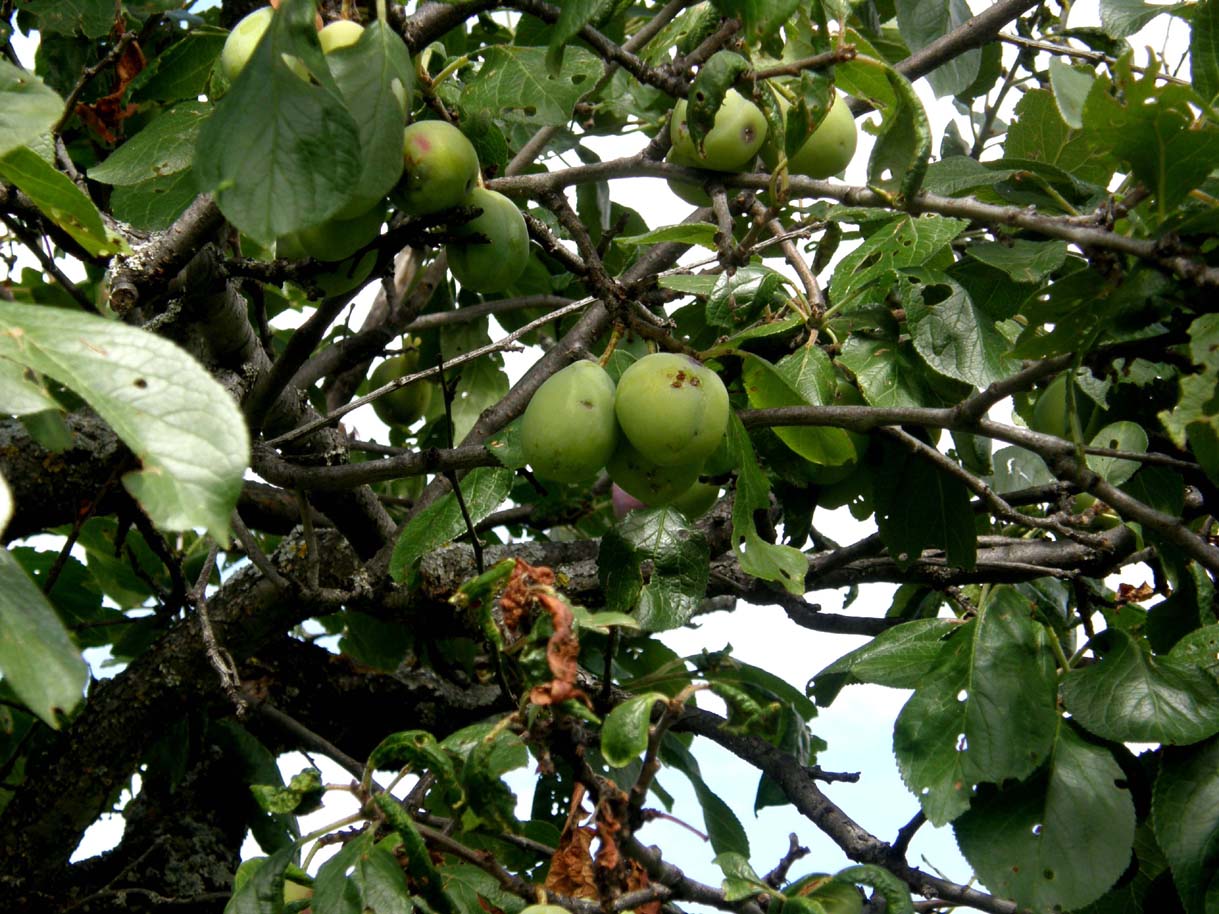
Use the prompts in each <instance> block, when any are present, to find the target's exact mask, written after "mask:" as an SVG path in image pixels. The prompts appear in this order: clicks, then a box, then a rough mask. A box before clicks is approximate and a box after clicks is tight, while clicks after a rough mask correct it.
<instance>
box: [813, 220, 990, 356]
mask: <svg viewBox="0 0 1219 914" xmlns="http://www.w3.org/2000/svg"><path fill="white" fill-rule="evenodd" d="M968 224H969V223H968V222H966V221H965V220H964V219H953V218H948V217H945V216H939V215H934V214H931V213H925V214H923V215H921V216H905V215H903V216H898V217H897V218H895V219H892V220H890V221H889V222H888V223H886V224H885V225H883V226H880V227H879V228H877V229H876V231H874V232H872V233H871V234H869V236H868V237H867V239H866V240H865V241H864V242H863V243H862V244H861V245H859V247H857V248H855V250H853V251H851V253H849V254H847V255H846V256H845V257H844V258H843V259H842V262H841V263H840V264H839V265H838V266H837V267H836V268H835V270H834V278H833V280H832V281H831V284H830V293H831V295H830V297H831V298H832V300H833V301H834V302H835V304H836V305H838V306H840V307H843V306H845V305H846V304H847V303H848V302H849V301H850V300H851V299H853V298H855V297H856V296H857V295H858V294H859V293H860V292H862V291H863V290H864V289H866V288H867V287H868V286H870V285H871V284H873V283H874V282H876V281H877V280H882V279H885V278H887V277H891V276H893V275H895V274H896V271H897V270H899V269H901V268H903V267H921V266H923V265H924V264H926V263H927V261H929V260H931V259H932V258H933V257H935V255H936V254H938V253H939V252H940V251H942V250H943V249H944V248H946V247H947V246H948V245H949V244H951V243H952V240H953V239H954V238H956V237H957V235H959V234H961V232H963V231H964V230H965V228H966V226H967V225H968ZM852 339H854V337H852Z"/></svg>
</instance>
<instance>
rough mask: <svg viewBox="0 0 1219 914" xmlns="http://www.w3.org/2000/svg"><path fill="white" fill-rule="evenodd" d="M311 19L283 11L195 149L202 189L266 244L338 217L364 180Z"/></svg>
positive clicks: (301, 3) (301, 5) (292, 5)
mask: <svg viewBox="0 0 1219 914" xmlns="http://www.w3.org/2000/svg"><path fill="white" fill-rule="evenodd" d="M313 17H314V5H313V3H312V2H310V0H285V2H284V3H282V4H281V5H280V6H279V8H278V9H277V10H276V12H275V15H274V16H273V17H272V18H271V24H270V26H269V27H268V28H267V31H266V33H265V34H264V35H263V38H262V40H261V41H260V42H259V43H258V46H257V47H256V48H255V49H254V52H253V54H251V56H250V59H249V60H248V61H247V63H246V65H245V68H244V69H243V70H242V71H241V73H240V74H239V75H238V76H237V79H236V80H235V81H234V83H233V85H232V87H231V88H230V89H229V91H228V93H227V94H226V95H225V96H224V97H223V98H222V99H221V100H220V102H219V104H217V105H216V110H215V113H214V114H213V115H212V117H211V118H209V119H208V121H207V123H206V124H205V125H204V127H203V129H202V131H201V132H200V134H199V143H198V146H197V147H196V150H195V159H194V172H195V176H196V179H197V186H198V189H199V190H200V191H202V192H208V193H212V194H213V195H214V197H215V200H216V204H217V205H218V206H219V207H220V211H221V212H223V213H224V215H225V218H227V219H228V220H229V221H230V222H232V223H233V224H234V225H235V226H237V227H238V228H239V229H241V230H242V231H243V232H245V233H246V234H247V235H249V236H250V237H251V238H254V239H255V240H257V241H259V242H260V243H262V244H264V245H270V244H271V242H273V241H274V240H275V239H276V238H278V237H279V236H280V235H286V234H288V233H289V232H295V231H299V230H300V229H303V228H308V227H310V226H313V225H317V224H319V223H321V222H323V221H324V220H326V219H328V218H329V217H330V216H332V215H334V214H335V212H337V211H338V210H339V208H340V207H342V206H343V204H344V203H346V202H347V199H348V197H349V196H350V194H351V188H352V187H353V186H355V185H356V183H357V181H359V180H360V165H361V162H360V155H359V151H358V150H359V142H360V134H359V128H358V127H357V126H356V123H355V121H354V120H353V119H352V116H351V114H349V113H348V111H347V106H346V105H345V104H344V102H343V98H342V96H341V95H340V93H339V90H338V87H337V86H336V84H335V81H334V78H333V77H332V76H331V75H330V70H329V68H328V66H327V64H326V61H325V60H324V59H323V58H322V50H321V47H320V46H319V45H318V42H317V29H316V28H315V27H314V22H313ZM293 58H295V60H293ZM289 61H291V62H292V63H289ZM293 64H296V65H298V66H299V65H301V64H303V65H304V66H305V67H307V68H308V71H309V73H310V74H311V75H312V76H313V78H314V79H316V80H317V83H313V82H309V81H306V80H304V79H302V78H301V76H300V75H299V74H298V73H297V72H296V71H295V69H294V68H293Z"/></svg>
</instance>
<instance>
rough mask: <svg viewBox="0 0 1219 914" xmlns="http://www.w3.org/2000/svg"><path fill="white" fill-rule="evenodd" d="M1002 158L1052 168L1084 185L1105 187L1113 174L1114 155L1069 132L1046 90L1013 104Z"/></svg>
mask: <svg viewBox="0 0 1219 914" xmlns="http://www.w3.org/2000/svg"><path fill="white" fill-rule="evenodd" d="M1016 115H1017V117H1016V120H1015V121H1014V122H1013V123H1012V125H1011V127H1009V128H1008V133H1007V144H1006V146H1005V147H1004V153H1005V155H1006V156H1007V157H1008V158H1010V159H1028V160H1030V161H1033V162H1045V163H1046V164H1048V165H1055V166H1057V167H1058V168H1061V169H1062V170H1063V171H1066V172H1069V173H1071V174H1073V175H1075V176H1076V177H1077V178H1079V179H1080V180H1083V181H1089V182H1091V183H1093V184H1104V183H1106V182H1107V181H1108V180H1109V176H1110V175H1111V174H1112V173H1113V165H1114V162H1113V153H1112V152H1111V151H1110V149H1109V148H1106V146H1105V145H1104V144H1102V143H1098V142H1096V141H1095V140H1094V139H1093V138H1092V137H1091V136H1090V135H1089V134H1088V133H1086V132H1081V131H1078V130H1072V129H1071V127H1070V125H1068V124H1067V122H1066V121H1064V120H1063V119H1062V115H1061V114H1059V113H1058V105H1057V104H1056V103H1055V101H1054V95H1053V93H1052V92H1050V91H1049V90H1048V89H1033V90H1031V91H1029V92H1026V93H1025V94H1024V95H1023V96H1022V97H1021V99H1020V101H1019V102H1017V103H1016Z"/></svg>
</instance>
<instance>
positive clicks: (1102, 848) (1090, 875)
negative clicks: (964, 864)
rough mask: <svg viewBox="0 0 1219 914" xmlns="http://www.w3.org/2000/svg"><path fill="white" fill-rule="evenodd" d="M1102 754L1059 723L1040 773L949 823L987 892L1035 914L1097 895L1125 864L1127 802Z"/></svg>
mask: <svg viewBox="0 0 1219 914" xmlns="http://www.w3.org/2000/svg"><path fill="white" fill-rule="evenodd" d="M1123 784H1125V776H1124V775H1123V773H1122V769H1121V768H1119V767H1118V765H1117V763H1116V762H1114V760H1113V757H1112V756H1111V755H1110V753H1109V750H1108V749H1106V748H1104V747H1102V746H1096V745H1093V744H1092V743H1089V742H1085V741H1084V740H1083V739H1082V738H1081V737H1080V736H1078V735H1077V734H1076V733H1075V732H1074V731H1073V730H1072V729H1071V726H1070V724H1069V723H1067V722H1066V721H1063V720H1061V719H1060V720H1059V723H1058V727H1057V735H1056V737H1055V740H1054V750H1053V754H1052V757H1051V759H1050V762H1049V765H1048V766H1047V769H1045V770H1043V771H1042V772H1040V773H1039V774H1038V776H1036V777H1033V778H1029V779H1028V780H1027V781H1025V782H1023V783H1019V784H1011V785H1009V786H1006V787H1005V788H1004V789H1002V790H999V789H994V788H984V789H982V790H980V791H979V793H978V795H977V796H976V797H974V799H973V802H972V804H971V806H970V809H969V811H968V812H966V813H965V814H964V815H963V816H961V817H960V818H959V819H957V821H956V822H955V823H953V830H954V831H955V832H956V836H957V844H958V845H959V846H960V848H961V852H962V853H963V854H964V855H965V859H966V860H968V861H969V863H970V864H971V865H972V866H973V868H974V872H976V873H977V874H978V877H979V879H981V880H982V881H983V882H984V883H985V884H986V885H987V887H988V888H990V889H991V890H992V891H994V892H995V893H996V894H998V895H1000V896H1002V897H1005V898H1012V899H1014V900H1015V901H1016V903H1017V904H1018V905H1022V906H1025V907H1029V908H1032V909H1033V910H1034V911H1036V912H1038V914H1050V912H1054V911H1061V910H1072V909H1074V908H1078V907H1082V906H1083V905H1085V904H1088V903H1089V902H1091V901H1093V900H1095V899H1097V898H1099V897H1100V896H1101V895H1103V894H1104V893H1105V892H1106V891H1108V889H1109V888H1110V886H1112V885H1113V883H1114V882H1116V881H1117V879H1118V877H1119V876H1121V875H1122V872H1123V871H1124V870H1125V869H1126V865H1127V864H1128V863H1129V862H1130V848H1131V845H1132V843H1133V841H1134V803H1133V801H1132V800H1131V797H1130V793H1129V791H1128V790H1126V789H1125V788H1124V787H1123V786H1119V785H1123Z"/></svg>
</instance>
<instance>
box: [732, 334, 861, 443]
mask: <svg viewBox="0 0 1219 914" xmlns="http://www.w3.org/2000/svg"><path fill="white" fill-rule="evenodd" d="M780 364H781V365H783V369H782V371H781V369H780V368H779V367H778V366H775V365H771V364H770V363H769V362H767V361H766V360H764V359H761V358H758V357H757V356H755V355H746V357H745V370H744V374H743V379H744V382H745V393H746V394H747V395H748V397H749V405H750V406H753V407H755V408H757V409H771V408H774V407H780V406H810V405H811V406H824V405H825V404H827V403H832V402H833V399H834V394H833V387H832V384H833V375H832V371H833V368H832V367H831V366H830V363H829V357H828V356H827V355H826V354H825V352H824V350H822V349H820V348H818V347H816V346H811V347H804V348H802V349H801V350H800V351H799V352H796V353H793V354H792V355H789V356H786V357H785V358H784V360H783V362H781V363H780ZM827 368H828V370H829V371H830V372H831V374H830V375H828V376H827V375H826V373H825V369H827ZM785 375H787V377H785ZM789 378H790V380H791V381H792V382H794V384H793V383H789ZM827 379H828V381H829V385H830V386H829V387H828V389H827V385H826V384H825V383H824V382H825V380H827ZM795 385H799V387H796V386H795ZM774 432H775V434H776V435H777V436H778V437H779V439H780V440H781V441H782V442H783V443H784V444H786V445H787V446H788V447H790V448H791V449H792V450H793V451H795V452H796V453H797V454H799V455H800V456H801V457H803V458H804V459H805V460H809V461H812V462H813V463H815V464H818V465H819V466H840V465H842V464H844V463H851V462H853V461H854V460H855V459H856V457H857V456H858V455H857V454H856V451H855V446H854V444H852V443H851V439H850V438H849V437H847V433H846V432H845V431H843V430H842V429H840V428H831V427H811V426H810V427H803V426H793V427H790V428H775V429H774Z"/></svg>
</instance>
